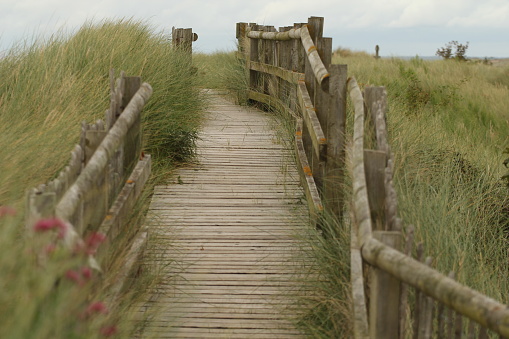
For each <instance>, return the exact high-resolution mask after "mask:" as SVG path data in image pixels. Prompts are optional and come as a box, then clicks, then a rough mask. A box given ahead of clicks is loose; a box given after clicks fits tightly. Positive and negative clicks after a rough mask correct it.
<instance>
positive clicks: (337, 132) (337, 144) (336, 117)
mask: <svg viewBox="0 0 509 339" xmlns="http://www.w3.org/2000/svg"><path fill="white" fill-rule="evenodd" d="M329 71H330V72H331V80H330V84H329V86H330V87H329V94H330V96H331V97H330V99H329V107H328V109H327V118H326V122H327V128H326V131H327V132H326V135H325V137H326V139H327V156H326V162H325V177H324V193H323V196H324V201H325V202H326V204H327V206H328V207H329V208H330V210H331V212H332V213H333V214H334V215H336V216H338V217H340V216H341V215H342V210H343V204H344V201H343V200H344V198H343V184H344V163H345V127H346V98H347V92H346V80H347V66H346V65H330V66H329Z"/></svg>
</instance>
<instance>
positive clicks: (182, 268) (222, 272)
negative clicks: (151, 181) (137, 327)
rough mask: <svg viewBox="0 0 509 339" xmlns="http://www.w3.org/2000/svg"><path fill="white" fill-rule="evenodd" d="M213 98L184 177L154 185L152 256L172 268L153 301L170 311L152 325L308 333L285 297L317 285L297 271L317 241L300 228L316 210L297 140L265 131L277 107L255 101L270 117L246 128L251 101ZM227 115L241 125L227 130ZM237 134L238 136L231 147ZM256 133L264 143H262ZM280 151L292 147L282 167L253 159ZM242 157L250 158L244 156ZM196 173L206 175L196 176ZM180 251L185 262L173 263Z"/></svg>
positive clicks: (307, 263)
mask: <svg viewBox="0 0 509 339" xmlns="http://www.w3.org/2000/svg"><path fill="white" fill-rule="evenodd" d="M273 100H278V99H277V98H274V99H273ZM210 102H211V105H210V109H209V110H208V113H207V115H206V120H205V121H204V127H203V128H204V129H205V131H204V132H202V133H200V137H201V140H200V143H199V144H198V152H197V153H198V155H197V159H196V162H197V163H196V164H191V165H190V166H189V167H188V168H186V169H181V170H179V171H178V173H177V174H176V176H177V175H178V176H179V177H178V179H176V180H175V181H174V182H175V184H174V185H166V186H164V187H156V189H155V192H154V195H153V200H152V203H151V210H150V212H149V215H148V217H147V224H148V225H149V229H150V234H151V239H154V243H153V244H152V246H151V245H150V244H149V246H148V248H147V251H146V255H145V257H144V259H143V262H144V263H146V264H156V265H160V266H161V267H162V269H161V274H162V275H164V276H163V277H162V279H161V284H160V285H158V286H157V291H154V292H155V293H156V294H157V293H158V292H162V294H161V297H159V298H158V299H156V298H155V297H154V299H152V298H151V300H153V301H151V302H150V303H149V304H147V306H148V307H149V309H150V308H152V307H154V308H157V309H158V310H159V309H161V311H160V312H157V314H156V315H155V317H154V319H153V320H150V321H149V322H148V323H147V327H146V328H147V330H146V331H145V333H144V335H150V333H154V332H156V331H160V332H161V333H165V334H167V335H168V336H172V337H178V336H179V335H181V334H182V335H183V333H185V335H189V336H191V337H204V336H205V337H206V336H212V337H213V336H216V337H225V336H230V335H231V334H232V333H240V335H241V336H245V337H249V338H251V337H256V336H257V335H260V336H261V335H263V336H265V337H275V338H284V337H286V336H289V335H291V336H292V337H294V338H300V337H301V334H300V332H298V331H297V330H296V329H295V327H294V326H293V324H292V323H291V322H290V321H289V318H290V317H291V316H293V315H295V314H294V313H293V308H292V309H291V310H283V307H287V306H289V305H290V304H291V299H290V298H292V297H294V296H295V297H296V296H300V295H303V293H310V292H309V286H308V285H305V286H302V287H300V286H299V284H300V283H299V282H298V281H297V279H295V278H296V276H298V275H299V273H304V272H307V271H308V270H309V269H311V268H310V267H312V265H313V261H312V260H311V259H310V258H307V259H303V260H300V259H296V258H295V257H294V255H295V254H296V253H297V252H299V251H300V249H301V248H304V249H305V250H306V251H307V250H310V249H309V248H308V247H306V246H304V244H302V243H301V242H300V241H298V238H297V237H295V235H296V233H298V234H300V232H301V231H303V232H305V229H306V228H307V227H309V224H308V220H309V217H308V216H307V214H308V211H307V209H306V206H305V205H303V204H302V202H301V200H303V199H302V197H303V192H302V189H301V188H298V186H297V185H298V182H297V180H298V175H297V173H296V170H295V163H294V160H293V159H292V158H291V157H288V155H289V153H290V151H291V149H288V147H287V146H286V147H282V146H281V145H278V144H277V143H276V142H277V140H273V139H272V138H271V137H270V136H269V137H264V138H261V139H260V138H259V137H260V136H264V135H266V134H267V133H266V132H265V131H266V130H268V129H269V127H268V124H269V121H268V120H269V117H270V114H267V113H263V112H260V111H258V110H253V109H249V113H248V114H249V115H251V116H252V117H257V118H258V119H260V120H261V121H264V123H263V124H261V123H259V124H253V125H250V126H249V128H246V125H247V124H251V123H252V119H251V121H245V122H244V121H243V120H241V122H240V123H237V122H236V121H237V119H239V117H241V118H242V116H243V115H244V112H245V111H246V110H247V108H246V109H245V108H240V107H238V106H237V107H238V108H236V109H232V107H233V105H231V106H230V108H229V109H226V108H225V107H226V106H227V104H228V103H227V102H226V101H225V100H224V99H222V98H219V97H217V96H212V95H211V100H210ZM218 106H221V107H222V108H220V109H219V108H218ZM219 116H221V120H220V121H219V120H217V119H216V117H219ZM209 122H212V123H211V129H209V127H210V126H209ZM220 123H222V124H223V125H228V126H234V128H232V129H231V130H230V132H231V133H232V134H226V135H225V134H224V132H223V131H222V128H220V127H219V125H220ZM242 134H244V136H245V138H242V137H241V135H242ZM239 136H240V137H239ZM243 139H244V141H242V140H243ZM231 140H235V142H236V145H237V146H236V149H235V150H234V151H231V152H230V148H229V141H231ZM255 141H256V142H257V144H258V146H259V148H256V147H253V145H252V143H253V142H255ZM263 142H265V145H264V146H262V143H263ZM267 155H270V156H267ZM277 156H279V157H282V160H281V164H280V166H279V173H278V168H277V166H276V165H273V164H272V163H270V164H268V165H267V169H265V167H264V166H250V164H249V162H248V161H247V160H250V161H254V162H256V161H258V162H259V163H260V164H261V165H263V164H264V161H265V160H266V159H267V158H271V159H273V158H275V157H277ZM239 158H240V159H241V160H242V162H245V163H246V165H248V166H243V165H242V164H241V165H238V164H236V159H239ZM211 159H212V160H211ZM218 159H219V160H218ZM287 161H288V163H287ZM230 162H231V164H229V163H230ZM209 166H211V167H209ZM262 178H263V179H262ZM195 180H197V181H199V182H204V183H205V184H203V185H202V184H199V183H195V184H189V182H192V181H195ZM299 191H300V195H299V193H298V192H299ZM272 192H278V197H277V199H272V198H270V197H271V194H272ZM285 192H288V194H286V193H285ZM209 204H213V205H214V206H208V205H209ZM295 232H296V233H295ZM169 244H171V245H169ZM154 245H155V246H154ZM175 260H176V261H177V262H178V264H177V265H168V263H169V262H170V261H171V262H175ZM302 285H304V284H302ZM301 291H306V292H301ZM165 309H168V311H166V310H165ZM170 317H173V319H174V321H172V322H171V327H170V326H168V319H169V318H170ZM191 329H192V331H191ZM240 330H242V331H241V332H239V331H240ZM276 330H277V331H276ZM200 331H201V332H200ZM274 331H276V332H274ZM233 336H235V335H233Z"/></svg>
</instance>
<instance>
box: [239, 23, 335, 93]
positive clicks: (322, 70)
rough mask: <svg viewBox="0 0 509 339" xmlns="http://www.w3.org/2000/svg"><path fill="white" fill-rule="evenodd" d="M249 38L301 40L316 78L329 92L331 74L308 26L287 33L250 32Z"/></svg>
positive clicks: (248, 33)
mask: <svg viewBox="0 0 509 339" xmlns="http://www.w3.org/2000/svg"><path fill="white" fill-rule="evenodd" d="M247 37H248V38H252V39H264V40H279V41H285V40H291V39H297V38H300V39H301V42H302V45H303V46H304V49H305V50H306V55H307V57H308V60H309V63H310V65H311V68H312V70H313V74H314V75H315V77H316V80H317V81H318V83H319V84H320V86H322V88H323V89H324V90H325V89H327V90H328V88H329V77H330V73H329V72H328V71H327V67H325V65H324V63H323V61H322V59H321V58H320V55H319V54H318V50H317V49H316V46H315V44H314V43H313V39H312V38H311V35H310V34H309V29H308V25H304V26H302V27H301V28H298V29H291V30H289V31H287V32H263V31H248V32H247Z"/></svg>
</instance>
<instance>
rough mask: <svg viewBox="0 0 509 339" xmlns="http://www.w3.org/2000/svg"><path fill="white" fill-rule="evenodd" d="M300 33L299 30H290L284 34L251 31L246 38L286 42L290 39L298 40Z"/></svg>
mask: <svg viewBox="0 0 509 339" xmlns="http://www.w3.org/2000/svg"><path fill="white" fill-rule="evenodd" d="M300 32H301V30H300V28H297V29H290V30H289V31H286V32H264V31H257V30H251V31H249V32H248V33H247V37H248V38H251V39H263V40H278V41H287V40H292V39H300V34H301V33H300Z"/></svg>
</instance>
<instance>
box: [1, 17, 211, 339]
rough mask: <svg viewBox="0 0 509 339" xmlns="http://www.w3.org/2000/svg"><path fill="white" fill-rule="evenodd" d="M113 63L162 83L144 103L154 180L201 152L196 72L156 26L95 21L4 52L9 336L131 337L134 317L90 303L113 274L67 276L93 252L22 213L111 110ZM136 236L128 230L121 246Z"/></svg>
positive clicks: (4, 278) (5, 330)
mask: <svg viewBox="0 0 509 339" xmlns="http://www.w3.org/2000/svg"><path fill="white" fill-rule="evenodd" d="M111 68H114V69H116V70H117V74H118V71H120V70H124V71H125V72H126V74H127V75H129V76H141V77H142V79H143V81H146V82H148V83H150V84H151V85H152V87H153V88H154V94H153V96H152V98H151V99H150V101H149V103H148V104H147V106H146V108H145V109H144V111H143V138H144V150H145V152H147V153H150V154H152V155H153V156H154V164H153V172H154V175H153V178H152V179H151V184H154V183H155V182H157V180H160V179H161V178H164V177H165V176H166V173H167V172H168V170H169V167H168V166H169V165H170V166H171V165H172V164H173V163H174V162H175V161H181V160H185V159H186V157H189V156H190V155H191V154H192V153H193V146H194V140H195V138H196V129H197V127H198V125H199V123H200V110H201V108H202V107H203V102H202V99H201V97H200V96H199V93H198V88H197V87H196V77H193V76H191V74H192V72H191V69H190V64H189V62H188V60H186V59H185V57H184V56H183V55H182V54H180V53H178V52H177V51H174V50H173V49H172V48H171V46H170V43H169V37H167V36H165V35H164V34H162V33H158V32H155V31H154V30H153V29H152V28H151V27H150V26H149V25H148V24H146V23H144V22H139V21H134V20H119V21H104V22H100V23H92V22H89V23H86V24H84V25H83V27H82V28H81V29H79V30H78V31H77V32H76V33H75V34H72V35H69V34H65V33H58V34H56V35H54V36H52V37H51V38H49V39H47V40H44V41H42V40H39V41H35V42H33V43H32V44H24V45H22V44H20V45H19V46H15V47H13V48H12V49H11V51H10V52H9V53H7V55H6V56H5V57H4V58H2V59H1V60H0V76H1V78H2V82H1V83H0V146H1V147H0V159H2V160H1V170H0V209H1V210H3V211H4V212H2V213H3V214H9V215H4V216H2V213H0V232H1V236H0V242H1V246H0V271H1V272H2V274H1V275H0V286H1V287H2V288H1V289H0V304H1V305H2V307H1V310H0V313H1V320H0V337H2V338H95V337H104V336H107V335H108V333H105V332H104V331H107V330H110V331H111V332H113V329H112V328H111V326H115V327H116V331H117V332H118V333H119V334H117V337H129V336H130V327H131V323H130V322H129V321H128V319H127V317H125V316H123V314H122V313H118V312H106V310H105V309H104V308H102V306H100V305H99V306H97V304H96V306H95V309H93V310H87V307H88V306H90V305H93V303H94V302H95V301H102V300H104V293H105V292H106V291H105V289H106V287H107V285H108V284H110V283H111V281H110V282H109V281H108V277H114V276H115V275H114V274H113V275H110V272H106V274H105V276H104V277H100V276H99V273H97V272H93V274H92V277H91V278H87V279H85V280H86V281H82V280H84V276H83V274H82V273H79V274H81V276H80V275H79V274H78V275H79V277H80V281H79V282H78V281H77V279H73V278H70V277H68V276H67V275H68V274H69V271H76V270H77V271H78V272H81V271H80V270H82V269H83V268H84V267H85V266H86V260H84V259H83V257H82V256H80V255H77V254H76V253H75V252H74V251H68V250H65V249H63V248H61V247H60V246H57V247H56V250H55V251H53V250H51V251H49V250H48V249H49V248H48V246H51V248H52V244H54V243H55V242H56V241H57V240H56V237H57V235H56V234H55V232H53V231H48V232H42V233H36V234H34V236H33V237H26V236H25V232H24V227H23V217H22V216H23V212H24V211H23V208H24V204H23V197H24V194H25V191H26V190H27V189H28V188H30V187H34V186H37V185H39V184H41V183H44V182H46V181H48V179H50V178H52V177H53V176H54V175H55V174H56V173H58V171H59V170H60V169H62V167H63V166H65V165H66V163H67V162H68V160H69V154H70V151H71V150H72V148H73V145H74V144H76V143H77V142H78V140H79V134H80V123H81V121H88V122H92V121H94V120H96V119H99V118H104V111H105V109H106V108H108V106H109V78H108V76H109V70H110V69H111ZM145 201H147V199H145ZM6 206H11V207H12V209H7V208H6ZM139 209H140V210H143V208H142V207H140V208H139ZM5 211H7V212H5ZM14 211H16V212H15V213H14ZM11 214H15V215H14V216H11ZM141 217H142V214H138V216H137V217H135V218H138V219H139V218H141ZM134 222H135V219H134V220H133V223H134ZM132 236H133V235H132V234H126V235H125V239H124V241H125V242H123V244H127V243H128V241H129V239H130V238H131V237H132ZM121 250H122V248H119V249H118V251H117V254H116V257H117V258H118V257H121V253H122V251H121ZM118 265H119V263H118V262H110V263H109V264H108V267H107V268H109V269H110V270H112V272H111V273H114V271H115V270H116V267H118ZM86 276H87V277H88V272H86ZM105 279H106V280H105ZM139 280H143V279H141V278H140V279H139ZM143 283H144V284H145V283H147V282H146V280H143ZM145 287H146V285H145ZM140 290H143V288H141V289H140ZM50 291H51V292H52V293H49V292H50ZM133 297H136V296H135V295H134V296H133ZM127 300H128V299H127V297H126V298H125V300H124V301H125V303H124V306H120V309H123V308H125V307H126V306H125V305H127V304H129V302H128V301H127ZM111 306H112V305H108V307H111ZM87 312H88V313H87ZM89 313H90V314H89ZM101 331H103V332H101Z"/></svg>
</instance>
